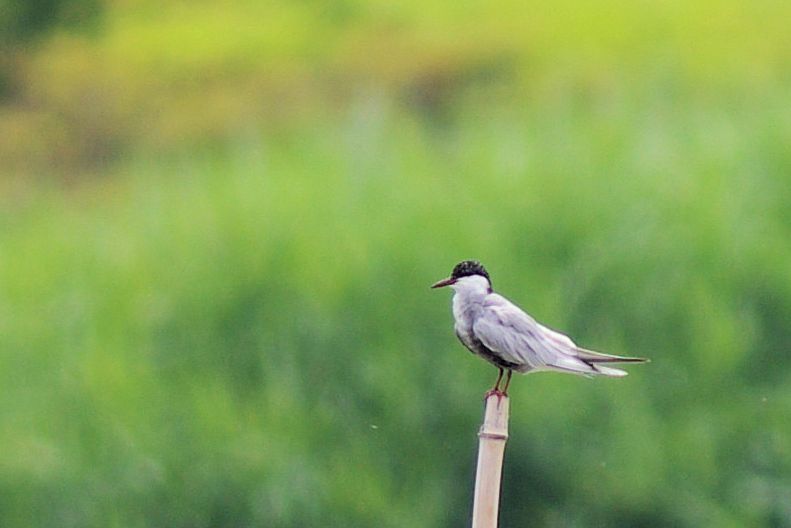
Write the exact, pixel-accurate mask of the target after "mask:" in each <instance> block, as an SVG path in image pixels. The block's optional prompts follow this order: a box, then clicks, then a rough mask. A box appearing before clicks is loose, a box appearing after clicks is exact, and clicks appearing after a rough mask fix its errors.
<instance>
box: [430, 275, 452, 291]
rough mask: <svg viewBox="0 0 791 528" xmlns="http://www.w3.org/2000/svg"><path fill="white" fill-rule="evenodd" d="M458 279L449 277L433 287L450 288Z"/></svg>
mask: <svg viewBox="0 0 791 528" xmlns="http://www.w3.org/2000/svg"><path fill="white" fill-rule="evenodd" d="M455 282H456V279H454V278H453V277H448V278H447V279H442V280H441V281H439V282H435V283H434V284H432V285H431V287H432V288H443V287H445V286H450V285H451V284H453V283H455Z"/></svg>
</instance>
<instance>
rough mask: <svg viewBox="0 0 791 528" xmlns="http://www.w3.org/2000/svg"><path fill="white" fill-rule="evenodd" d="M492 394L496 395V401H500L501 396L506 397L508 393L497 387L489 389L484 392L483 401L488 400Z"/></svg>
mask: <svg viewBox="0 0 791 528" xmlns="http://www.w3.org/2000/svg"><path fill="white" fill-rule="evenodd" d="M492 396H497V403H500V400H502V399H503V398H507V397H508V394H506V393H505V392H503V391H501V390H500V389H498V388H494V389H489V390H488V391H486V394H484V395H483V401H486V400H488V399H489V398H491V397H492Z"/></svg>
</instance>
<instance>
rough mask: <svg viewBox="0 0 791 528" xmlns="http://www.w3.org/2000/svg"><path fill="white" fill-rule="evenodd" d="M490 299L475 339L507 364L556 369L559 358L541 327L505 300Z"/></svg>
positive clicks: (476, 324) (475, 329)
mask: <svg viewBox="0 0 791 528" xmlns="http://www.w3.org/2000/svg"><path fill="white" fill-rule="evenodd" d="M490 297H491V299H490V300H489V301H488V302H486V303H485V305H484V308H483V311H482V313H481V315H480V316H479V317H478V319H477V320H476V321H475V323H474V324H473V332H474V333H475V336H476V337H477V338H478V339H480V340H481V342H483V344H484V345H486V346H487V347H488V348H489V349H491V350H492V351H493V352H496V353H497V354H499V355H500V356H501V357H502V358H503V359H505V360H506V361H510V362H512V363H516V364H519V365H529V366H530V367H531V368H540V367H545V366H550V365H554V364H555V363H556V359H557V355H558V354H557V352H556V351H555V350H553V348H554V345H553V343H551V342H548V341H547V339H546V338H544V337H543V336H542V334H541V329H540V327H539V325H538V323H537V322H536V321H535V320H533V319H532V318H531V317H530V316H529V315H527V314H526V313H524V312H523V311H522V310H520V309H519V308H518V307H517V306H516V305H514V304H513V303H511V302H510V301H508V300H507V299H505V298H504V297H501V296H499V295H496V294H493V295H491V296H490Z"/></svg>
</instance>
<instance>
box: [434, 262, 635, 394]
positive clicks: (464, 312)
mask: <svg viewBox="0 0 791 528" xmlns="http://www.w3.org/2000/svg"><path fill="white" fill-rule="evenodd" d="M443 286H450V287H451V288H453V290H454V291H455V293H454V295H453V318H454V319H455V320H456V325H455V330H456V336H457V337H458V338H459V340H460V341H461V342H462V344H464V346H466V347H467V348H468V349H470V351H471V352H472V353H474V354H476V355H479V356H481V357H482V358H483V359H485V360H487V361H488V362H490V363H492V364H493V365H494V366H495V367H497V368H498V369H499V370H500V374H499V375H498V376H497V381H496V382H495V384H494V387H492V389H491V391H489V393H487V394H502V395H507V394H508V385H509V384H510V383H511V376H512V375H513V372H514V371H517V372H521V373H523V374H527V373H528V372H537V371H556V372H566V373H570V374H581V375H584V376H595V375H601V376H612V377H621V376H626V371H623V370H620V369H616V368H612V367H608V366H605V365H604V364H605V363H643V362H645V361H647V360H646V359H643V358H635V357H621V356H612V355H609V354H601V353H599V352H593V351H592V350H586V349H584V348H581V347H578V346H577V345H576V344H574V341H572V340H571V339H570V338H569V337H568V336H565V335H563V334H561V333H559V332H555V331H554V330H551V329H549V328H547V327H545V326H543V325H541V324H539V323H538V322H536V320H535V319H533V318H532V317H530V316H529V315H527V314H526V313H525V312H523V311H522V310H521V309H520V308H519V307H518V306H516V305H515V304H513V303H512V302H511V301H509V300H508V299H506V298H505V297H503V296H502V295H499V294H497V293H494V292H493V291H492V282H491V279H490V278H489V273H488V272H487V271H486V269H485V268H484V267H483V266H482V265H481V263H480V262H477V261H474V260H465V261H464V262H460V263H459V264H457V265H456V267H454V268H453V272H452V273H451V274H450V277H448V278H447V279H443V280H441V281H439V282H437V283H435V284H433V285H432V286H431V287H432V288H442V287H443ZM504 371H508V375H507V378H506V381H505V386H504V387H503V389H502V390H500V382H501V381H502V379H503V372H504Z"/></svg>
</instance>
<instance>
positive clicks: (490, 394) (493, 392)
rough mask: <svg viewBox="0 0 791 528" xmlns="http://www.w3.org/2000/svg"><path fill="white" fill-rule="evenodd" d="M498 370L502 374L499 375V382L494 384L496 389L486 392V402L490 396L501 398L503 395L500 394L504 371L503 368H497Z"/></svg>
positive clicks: (484, 397)
mask: <svg viewBox="0 0 791 528" xmlns="http://www.w3.org/2000/svg"><path fill="white" fill-rule="evenodd" d="M497 368H498V369H499V370H500V374H498V375H497V381H496V382H495V383H494V387H492V388H491V389H489V390H488V391H487V392H486V394H484V396H483V399H484V400H488V399H489V396H493V395H496V396H497V397H498V398H499V397H500V396H502V395H503V393H502V392H500V381H501V380H502V379H503V369H502V367H497ZM509 373H510V372H509ZM509 379H510V377H509Z"/></svg>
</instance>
